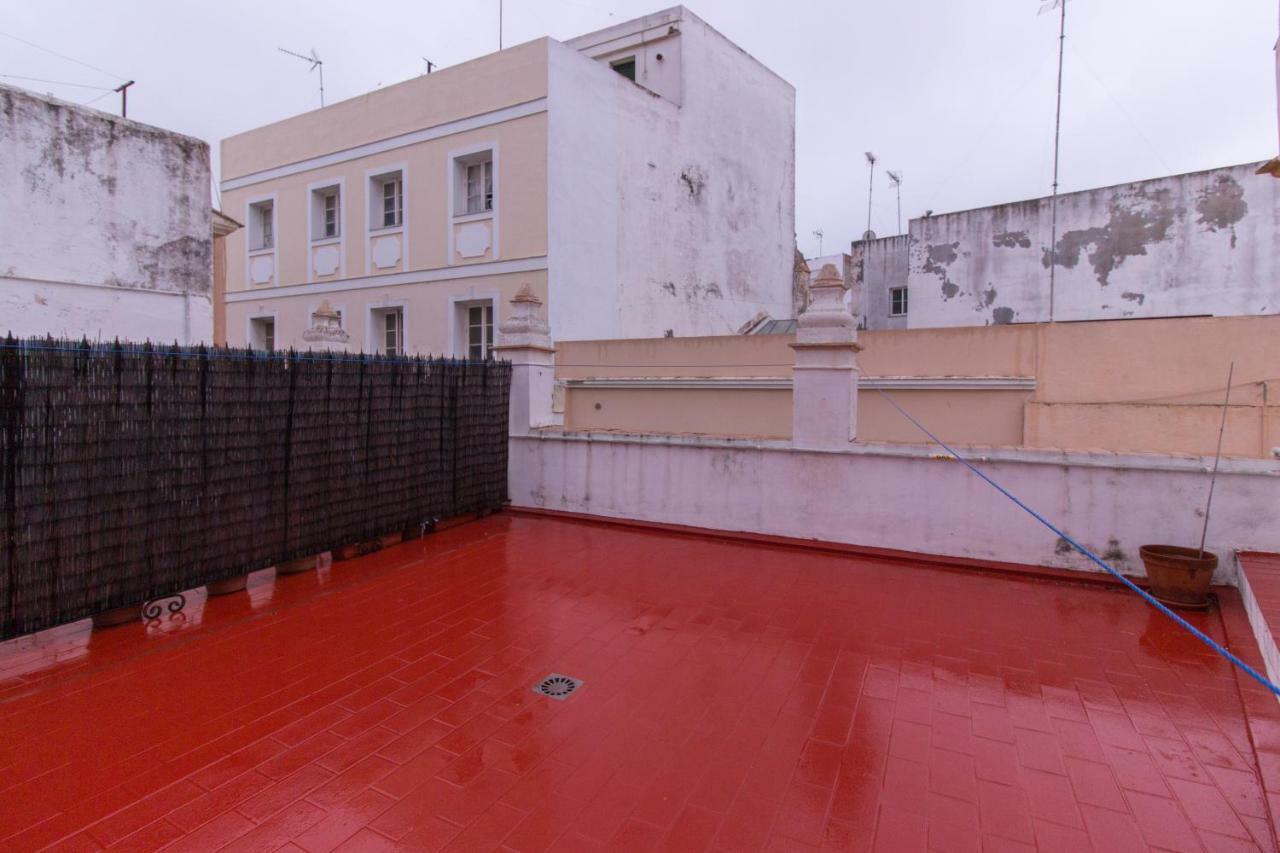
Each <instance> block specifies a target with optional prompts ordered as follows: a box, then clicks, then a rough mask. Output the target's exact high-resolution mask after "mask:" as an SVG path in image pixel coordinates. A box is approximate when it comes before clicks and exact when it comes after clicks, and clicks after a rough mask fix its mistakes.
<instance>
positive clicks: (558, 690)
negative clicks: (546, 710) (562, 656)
mask: <svg viewBox="0 0 1280 853" xmlns="http://www.w3.org/2000/svg"><path fill="white" fill-rule="evenodd" d="M581 686H582V679H580V678H570V677H569V676H567V675H561V674H560V673H558V672H553V673H551V674H550V675H548V676H547V677H546V678H544V679H542V680H541V681H539V682H538V683H537V684H535V685H534V686H533V692H534V693H541V694H542V695H543V696H550V697H551V698H552V699H559V700H560V701H561V702H563V701H564V700H565V699H568V698H569V697H570V696H572V695H573V693H574V691H576V690H577V689H578V688H579V687H581Z"/></svg>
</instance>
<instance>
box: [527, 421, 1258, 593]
mask: <svg viewBox="0 0 1280 853" xmlns="http://www.w3.org/2000/svg"><path fill="white" fill-rule="evenodd" d="M962 452H964V453H965V454H966V456H967V457H968V458H970V459H971V460H972V461H974V462H975V463H976V464H977V465H978V466H979V467H980V468H981V469H982V470H983V471H984V472H985V473H987V474H988V476H990V477H992V478H993V479H995V480H996V481H997V482H999V483H1001V484H1002V485H1003V486H1004V487H1005V488H1006V489H1008V490H1009V491H1010V492H1012V493H1013V494H1015V495H1018V496H1019V497H1021V498H1022V499H1023V500H1025V501H1026V502H1027V503H1028V504H1030V505H1031V506H1032V507H1034V508H1035V509H1036V510H1037V511H1039V512H1040V513H1041V514H1043V515H1044V516H1046V517H1047V518H1048V519H1050V520H1051V521H1053V522H1054V523H1055V524H1057V525H1058V526H1059V527H1061V528H1062V529H1063V530H1064V531H1065V532H1066V533H1067V534H1068V535H1070V536H1071V537H1073V538H1075V539H1077V540H1078V541H1080V542H1082V543H1083V544H1085V545H1086V546H1087V547H1089V548H1091V549H1093V550H1094V551H1095V552H1096V553H1098V554H1100V555H1101V556H1102V557H1103V558H1104V559H1106V560H1107V561H1108V562H1110V563H1111V565H1113V566H1115V567H1116V568H1117V569H1119V570H1120V571H1121V572H1123V573H1125V574H1129V575H1135V576H1141V575H1142V574H1143V569H1142V563H1141V560H1140V559H1139V557H1138V548H1139V547H1140V546H1142V545H1145V544H1151V543H1165V544H1174V545H1187V546H1193V547H1194V546H1195V545H1196V544H1198V542H1199V538H1200V527H1201V523H1202V521H1203V512H1204V505H1205V497H1206V494H1207V489H1208V485H1209V469H1210V467H1211V465H1212V459H1206V458H1201V457H1178V456H1158V455H1120V454H1111V453H1080V452H1055V451H1043V450H1023V449H1005V448H999V449H997V448H966V449H965V450H964V451H962ZM510 489H511V500H512V503H513V505H515V506H517V507H531V508H543V509H549V510H559V511H564V512H573V513H586V514H591V515H598V516H605V517H609V518H620V519H636V520H641V521H648V522H659V523H665V524H678V525H688V526H692V527H701V528H710V529H715V530H725V531H735V532H739V531H745V532H752V533H764V534H771V535H776V536H787V537H795V538H799V539H811V540H817V541H826V542H836V543H847V544H852V545H861V546H866V547H872V548H885V549H897V550H902V551H913V552H918V553H925V554H934V555H941V556H947V557H960V558H968V559H979V560H993V561H1001V562H1011V563H1023V564H1030V565H1038V566H1046V567H1054V568H1066V569H1080V570H1098V569H1097V567H1096V566H1093V565H1092V564H1091V563H1089V562H1088V561H1087V560H1086V559H1085V558H1083V557H1081V556H1080V555H1079V554H1078V553H1076V552H1075V551H1073V550H1072V549H1071V548H1070V546H1069V545H1067V543H1066V542H1063V541H1060V540H1059V539H1058V537H1057V536H1055V535H1054V534H1053V533H1051V532H1050V531H1049V530H1047V529H1046V528H1044V527H1043V526H1041V525H1040V524H1039V523H1038V522H1037V521H1035V519H1033V518H1032V517H1031V516H1029V515H1028V514H1027V513H1025V512H1024V511H1023V510H1021V509H1019V508H1018V507H1017V506H1016V505H1015V504H1014V503H1013V502H1012V501H1010V500H1009V499H1008V498H1006V497H1004V496H1003V495H1001V494H1000V493H999V492H997V491H996V490H994V489H993V488H991V486H989V485H988V484H986V483H985V482H983V481H982V480H981V479H980V478H978V477H977V476H975V475H974V474H973V473H972V472H970V471H968V470H967V469H966V468H964V467H963V466H962V465H960V464H959V463H957V462H955V461H954V460H951V459H949V458H947V457H946V455H945V454H943V453H941V452H940V451H936V450H934V449H931V448H929V447H927V446H921V445H885V444H851V445H849V446H848V447H847V448H842V449H840V450H834V451H815V450H799V449H795V448H793V447H792V446H791V444H790V443H789V442H785V441H750V440H732V439H726V440H716V439H707V438H705V437H699V438H682V437H677V436H653V435H619V434H601V433H576V432H566V431H563V430H540V431H535V432H534V433H533V434H531V435H529V436H521V437H515V436H513V437H512V439H511V474H510ZM1278 517H1280V465H1277V464H1276V463H1275V462H1273V461H1268V460H1249V459H1224V460H1222V464H1221V468H1220V470H1219V474H1218V481H1217V487H1216V491H1215V493H1214V502H1213V513H1212V518H1211V523H1210V526H1209V540H1208V546H1209V549H1210V550H1212V551H1214V552H1215V553H1217V554H1218V556H1219V558H1220V562H1219V566H1220V568H1219V572H1218V575H1217V577H1216V581H1217V582H1219V583H1234V582H1235V560H1234V558H1233V552H1234V551H1235V550H1238V549H1252V550H1263V551H1277V550H1280V523H1277V522H1278V521H1280V518H1278ZM1099 571H1100V570H1099Z"/></svg>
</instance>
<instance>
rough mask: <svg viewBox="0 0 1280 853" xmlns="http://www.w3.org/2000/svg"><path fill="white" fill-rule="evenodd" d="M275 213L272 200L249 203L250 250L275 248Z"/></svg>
mask: <svg viewBox="0 0 1280 853" xmlns="http://www.w3.org/2000/svg"><path fill="white" fill-rule="evenodd" d="M275 215H276V214H275V205H274V204H273V203H272V202H270V201H259V202H256V203H254V204H251V205H249V251H251V252H257V251H260V250H263V249H273V248H275V245H276V222H275Z"/></svg>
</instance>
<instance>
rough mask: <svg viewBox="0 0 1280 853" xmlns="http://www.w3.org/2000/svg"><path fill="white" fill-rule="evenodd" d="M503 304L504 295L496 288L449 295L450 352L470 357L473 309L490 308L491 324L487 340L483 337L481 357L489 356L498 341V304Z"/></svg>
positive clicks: (454, 354) (459, 356)
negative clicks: (496, 331)
mask: <svg viewBox="0 0 1280 853" xmlns="http://www.w3.org/2000/svg"><path fill="white" fill-rule="evenodd" d="M501 304H502V295H501V294H500V293H498V291H496V290H485V291H477V290H470V291H469V292H467V293H455V294H453V295H452V296H450V297H449V317H450V320H449V352H450V354H452V355H453V356H454V357H455V358H469V357H470V349H471V345H472V341H471V326H472V323H471V320H472V317H471V309H472V308H477V307H478V308H482V309H483V308H485V307H488V308H489V314H488V317H487V318H484V319H486V320H487V324H488V326H489V330H488V338H487V340H486V339H485V338H484V337H483V336H482V338H481V341H480V343H481V357H482V358H487V357H488V355H489V353H490V352H491V350H492V347H493V344H494V343H496V341H495V340H494V338H493V334H494V331H495V330H496V329H497V327H498V325H499V323H501V318H500V317H499V315H498V306H499V305H501Z"/></svg>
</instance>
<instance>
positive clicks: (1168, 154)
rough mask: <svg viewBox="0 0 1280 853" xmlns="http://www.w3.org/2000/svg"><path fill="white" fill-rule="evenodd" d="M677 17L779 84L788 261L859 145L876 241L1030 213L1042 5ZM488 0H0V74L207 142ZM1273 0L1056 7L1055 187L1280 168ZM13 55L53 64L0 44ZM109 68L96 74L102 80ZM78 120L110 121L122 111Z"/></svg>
mask: <svg viewBox="0 0 1280 853" xmlns="http://www.w3.org/2000/svg"><path fill="white" fill-rule="evenodd" d="M664 5H666V4H665V3H663V0H505V9H506V13H505V25H504V27H505V29H504V41H505V43H506V44H507V45H511V44H515V43H518V42H521V41H527V40H530V39H534V38H537V37H540V36H542V35H550V36H552V37H555V38H560V39H567V38H571V37H572V36H575V35H579V34H581V33H584V32H589V31H591V30H594V29H599V28H601V27H606V26H609V25H611V24H614V23H617V22H620V21H624V20H627V19H628V18H632V17H636V16H638V15H641V14H644V13H647V12H651V11H655V10H657V9H660V8H663V7H664ZM687 5H689V7H690V8H691V9H692V10H693V11H694V12H696V13H697V14H699V15H700V16H702V17H703V18H704V19H706V20H707V21H708V22H709V23H710V24H711V25H712V26H714V27H716V28H717V29H719V30H720V31H721V32H723V33H724V34H725V35H726V36H728V37H729V38H730V39H732V40H734V41H735V42H737V43H738V44H739V45H741V46H742V47H743V48H744V49H745V50H747V51H748V52H750V53H751V54H753V55H754V56H755V57H756V58H758V59H759V60H761V61H762V62H764V63H765V64H766V65H768V66H769V67H771V68H772V69H773V70H774V71H776V72H777V73H779V74H780V75H782V76H783V77H784V78H786V79H787V80H789V81H790V82H791V83H792V85H794V86H795V87H796V204H797V210H796V231H797V239H798V240H799V245H800V248H801V250H802V251H804V252H805V254H807V255H813V254H816V251H817V247H818V245H817V238H815V237H814V236H813V234H812V232H813V231H814V229H816V228H822V229H823V231H824V232H825V235H826V236H825V239H824V249H825V250H826V252H828V253H830V252H834V251H840V250H841V249H842V247H843V249H844V250H847V246H848V243H849V241H850V240H851V239H853V238H855V237H857V236H859V235H860V234H861V233H862V232H863V231H864V230H865V229H866V224H867V222H866V220H867V182H868V173H867V166H866V160H865V158H864V157H863V152H864V151H868V150H869V151H873V152H875V154H876V155H877V157H878V158H879V161H880V162H879V163H878V164H877V166H876V173H875V177H874V209H873V211H872V213H873V216H872V228H873V229H874V230H875V231H876V232H877V233H878V234H880V235H881V236H883V235H887V234H893V233H897V231H898V225H897V213H896V208H895V201H894V198H893V195H892V192H891V190H890V188H889V185H888V180H887V178H886V176H885V174H884V170H885V169H894V170H900V171H901V172H902V173H903V177H904V184H903V188H902V216H903V225H904V227H905V224H906V220H907V219H908V218H909V217H913V216H918V215H920V214H921V213H923V212H924V211H925V210H926V209H932V210H933V211H935V212H937V213H942V212H946V211H951V210H962V209H965V208H970V207H980V206H984V205H988V204H996V203H1000V202H1005V201H1016V200H1020V199H1026V198H1033V197H1036V196H1040V195H1047V194H1048V192H1049V188H1050V183H1051V181H1052V145H1053V114H1054V83H1055V75H1056V63H1057V52H1056V41H1057V34H1058V33H1057V16H1056V13H1046V14H1044V15H1037V10H1038V9H1039V8H1040V5H1041V2H1040V0H968V2H957V0H880V2H870V0H787V2H766V0H692V2H690V3H689V4H687ZM497 7H498V2H497V0H467V2H464V3H445V2H440V0H387V2H379V0H366V1H365V2H352V0H345V2H340V0H307V2H292V0H291V2H280V1H279V0H219V1H218V2H216V3H208V2H200V3H194V2H185V0H124V2H117V3H103V2H100V0H59V2H45V3H37V2H34V0H32V2H14V0H0V32H2V33H4V34H5V35H4V36H0V74H3V75H19V76H24V77H40V78H46V79H48V80H57V81H62V83H59V84H52V83H44V82H35V81H29V80H19V79H15V78H14V77H12V76H7V77H4V78H0V79H3V80H4V82H6V83H11V84H15V85H20V86H26V87H28V88H32V89H35V90H37V91H47V92H51V93H53V94H54V95H57V96H58V97H62V98H66V99H68V100H75V101H79V102H81V103H84V102H86V101H90V100H92V99H94V98H98V97H99V96H100V95H102V94H103V93H102V92H100V91H99V90H96V89H91V88H78V87H75V86H69V85H63V83H79V84H87V85H92V86H113V85H116V84H117V83H119V82H121V80H118V79H116V78H115V77H113V76H112V75H121V77H124V78H129V79H135V80H137V84H136V85H135V86H134V87H133V88H132V89H131V90H130V92H129V116H130V118H136V119H138V120H140V121H145V122H148V123H151V124H155V125H159V126H161V127H166V128H171V129H174V130H178V131H182V132H184V133H189V134H192V135H194V136H198V137H201V138H203V139H206V140H208V141H210V142H211V143H214V152H215V170H216V168H217V163H216V153H217V148H216V143H217V141H218V140H219V139H221V138H222V137H224V136H228V135H230V134H233V133H237V132H240V131H243V130H247V129H249V128H252V127H255V126H257V125H260V124H265V123H267V122H271V121H275V120H277V119H280V118H284V117H287V116H289V115H293V114H295V113H298V112H302V111H305V110H307V109H311V108H314V107H315V106H317V105H318V97H319V96H318V91H317V86H316V77H315V75H314V74H309V73H308V71H307V66H306V65H305V64H304V63H302V62H301V61H300V60H297V59H293V58H291V57H288V56H285V55H284V54H282V53H279V52H277V50H276V48H277V47H286V48H290V49H292V50H297V51H300V52H304V53H305V52H307V51H308V50H310V49H311V48H315V49H316V50H317V51H318V53H319V55H320V57H321V58H322V59H323V60H324V62H325V65H324V70H325V89H326V99H327V101H328V102H329V103H332V102H334V101H337V100H340V99H343V98H347V97H351V96H353V95H356V94H359V93H361V92H363V91H366V90H368V89H372V88H374V87H376V86H379V85H386V84H390V83H394V82H396V81H399V80H403V79H405V78H407V77H412V76H414V75H416V74H418V73H420V72H421V71H422V70H423V69H424V67H425V66H424V63H423V61H422V59H421V57H423V56H425V57H428V58H430V59H431V60H432V61H434V62H436V63H438V64H439V65H442V66H444V65H453V64H457V63H459V62H462V61H464V60H467V59H471V58H474V57H476V56H480V55H482V54H484V53H488V52H490V51H492V50H494V49H496V47H497V42H498V12H497ZM1276 30H1277V2H1276V0H1225V2H1212V0H1069V5H1068V10H1067V52H1066V75H1065V81H1066V82H1065V91H1064V96H1063V130H1062V177H1061V183H1062V189H1063V191H1071V190H1076V189H1086V188H1089V187H1096V186H1105V185H1107V184H1114V183H1120V182H1124V181H1130V180H1137V179H1142V178H1150V177H1158V176H1161V175H1168V174H1176V173H1180V172H1190V171H1196V170H1200V169H1208V168H1212V167H1215V166H1224V165H1229V164H1235V163H1243V162H1246V161H1250V160H1260V159H1264V158H1267V157H1271V156H1274V155H1275V154H1276V153H1277V131H1276V94H1275V66H1274V55H1273V53H1272V48H1273V45H1274V43H1275V40H1276ZM13 37H17V38H18V39H23V40H26V41H29V42H33V43H35V44H37V45H40V46H41V47H43V48H47V49H49V50H52V51H56V52H57V53H59V54H63V55H65V56H66V57H70V58H73V59H75V60H78V61H79V62H80V63H85V64H87V65H88V66H93V68H89V67H85V65H82V64H77V63H76V62H73V61H70V60H69V59H67V58H62V57H59V56H54V55H52V54H50V53H48V52H45V51H42V50H39V49H36V48H35V47H32V46H29V45H27V44H24V43H22V42H21V41H18V40H15V38H13ZM104 72H105V73H104ZM94 106H96V107H99V108H103V109H108V110H112V111H115V110H118V107H119V96H118V95H115V94H109V93H108V94H105V96H104V97H102V98H101V100H98V101H97V102H96V103H95V104H94Z"/></svg>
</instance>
